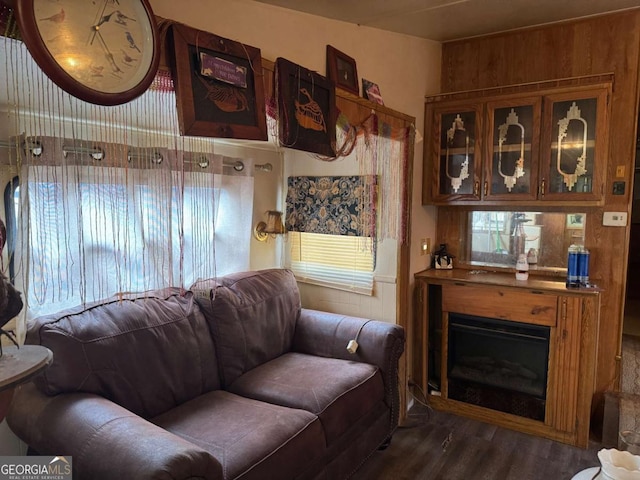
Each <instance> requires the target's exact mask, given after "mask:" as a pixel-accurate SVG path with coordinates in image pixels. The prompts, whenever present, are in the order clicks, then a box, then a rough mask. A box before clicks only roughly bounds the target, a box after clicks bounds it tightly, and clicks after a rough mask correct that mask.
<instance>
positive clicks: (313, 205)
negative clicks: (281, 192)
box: [286, 175, 377, 238]
mask: <svg viewBox="0 0 640 480" xmlns="http://www.w3.org/2000/svg"><path fill="white" fill-rule="evenodd" d="M376 186H377V179H376V176H375V175H365V176H356V175H354V176H347V177H289V179H288V190H287V214H286V227H287V230H289V231H294V232H306V233H323V234H329V235H354V236H360V237H373V238H375V234H376V221H375V220H376Z"/></svg>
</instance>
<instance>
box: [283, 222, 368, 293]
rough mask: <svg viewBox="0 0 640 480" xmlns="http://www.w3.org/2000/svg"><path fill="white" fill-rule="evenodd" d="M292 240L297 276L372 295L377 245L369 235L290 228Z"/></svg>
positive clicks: (292, 262) (309, 281) (320, 283)
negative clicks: (308, 231)
mask: <svg viewBox="0 0 640 480" xmlns="http://www.w3.org/2000/svg"><path fill="white" fill-rule="evenodd" d="M289 241H290V244H291V269H292V270H293V272H294V273H295V275H296V278H297V279H298V280H300V281H303V282H307V283H313V284H316V285H322V286H328V287H333V288H338V289H341V290H349V291H353V292H357V293H365V294H369V295H371V293H372V291H373V272H374V269H375V248H374V244H373V241H372V239H371V238H370V237H356V236H348V235H324V234H317V233H300V232H290V233H289Z"/></svg>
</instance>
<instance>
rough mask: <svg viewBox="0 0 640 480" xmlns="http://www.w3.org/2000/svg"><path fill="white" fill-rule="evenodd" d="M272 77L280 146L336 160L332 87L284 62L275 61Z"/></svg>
mask: <svg viewBox="0 0 640 480" xmlns="http://www.w3.org/2000/svg"><path fill="white" fill-rule="evenodd" d="M275 76H276V79H275V85H276V88H277V94H276V97H277V98H276V101H277V104H278V139H279V141H280V144H281V145H282V146H283V147H289V148H293V149H296V150H304V151H306V152H312V153H317V154H320V155H324V156H327V157H333V156H335V144H336V106H335V105H336V101H335V100H336V98H335V95H336V93H335V84H334V83H333V82H332V81H331V80H329V79H328V78H326V77H323V76H322V75H320V74H318V73H316V72H312V71H311V70H307V69H306V68H304V67H301V66H300V65H297V64H295V63H293V62H290V61H289V60H286V59H284V58H278V59H277V60H276V68H275Z"/></svg>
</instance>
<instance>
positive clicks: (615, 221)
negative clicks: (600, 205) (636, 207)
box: [602, 212, 627, 227]
mask: <svg viewBox="0 0 640 480" xmlns="http://www.w3.org/2000/svg"><path fill="white" fill-rule="evenodd" d="M602 225H604V226H607V227H626V226H627V212H604V214H603V216H602Z"/></svg>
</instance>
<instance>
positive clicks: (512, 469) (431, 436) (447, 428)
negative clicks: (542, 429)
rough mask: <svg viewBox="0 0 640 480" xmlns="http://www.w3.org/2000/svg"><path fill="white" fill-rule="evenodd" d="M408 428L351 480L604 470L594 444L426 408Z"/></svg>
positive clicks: (496, 477) (538, 477)
mask: <svg viewBox="0 0 640 480" xmlns="http://www.w3.org/2000/svg"><path fill="white" fill-rule="evenodd" d="M407 423H408V424H412V425H413V424H415V426H411V427H408V428H402V427H401V428H399V429H398V431H397V432H396V434H395V435H394V437H393V440H392V442H391V445H390V446H389V447H388V448H387V449H386V450H383V451H378V452H375V453H374V454H373V456H372V457H371V458H369V460H367V462H366V463H365V464H364V465H363V466H362V468H361V469H360V470H359V471H358V472H357V473H356V474H355V475H354V476H353V477H352V480H423V479H424V480H427V479H428V480H570V479H571V477H573V476H574V475H575V474H576V473H578V472H580V471H581V470H583V469H585V468H589V467H594V466H599V465H600V462H599V461H598V451H599V450H600V449H601V448H602V446H601V445H599V444H597V443H595V442H592V443H591V445H590V447H589V448H588V449H586V450H583V449H581V448H577V447H572V446H570V445H565V444H563V443H558V442H554V441H552V440H547V439H544V438H538V437H534V436H531V435H527V434H524V433H519V432H515V431H512V430H508V429H505V428H500V427H496V426H493V425H489V424H486V423H482V422H477V421H474V420H469V419H466V418H463V417H458V416H455V415H451V414H448V413H444V412H438V411H431V412H429V411H428V410H427V409H426V408H425V407H422V406H419V407H414V408H412V410H411V412H410V417H409V419H408V421H407Z"/></svg>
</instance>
